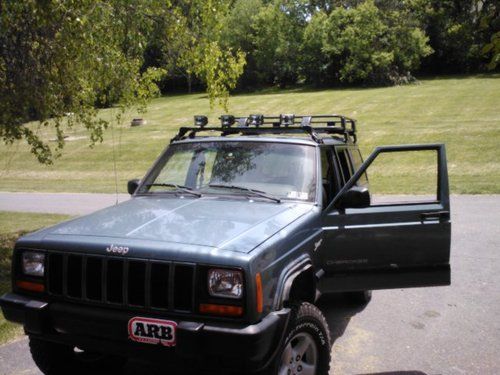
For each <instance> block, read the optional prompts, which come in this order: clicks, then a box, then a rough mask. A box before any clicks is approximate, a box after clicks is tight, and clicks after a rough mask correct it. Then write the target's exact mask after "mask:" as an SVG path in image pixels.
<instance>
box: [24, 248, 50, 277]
mask: <svg viewBox="0 0 500 375" xmlns="http://www.w3.org/2000/svg"><path fill="white" fill-rule="evenodd" d="M23 273H24V274H25V275H29V276H39V277H42V276H43V275H44V273H45V254H42V253H34V252H31V251H25V252H24V253H23Z"/></svg>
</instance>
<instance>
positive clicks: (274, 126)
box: [171, 114, 357, 143]
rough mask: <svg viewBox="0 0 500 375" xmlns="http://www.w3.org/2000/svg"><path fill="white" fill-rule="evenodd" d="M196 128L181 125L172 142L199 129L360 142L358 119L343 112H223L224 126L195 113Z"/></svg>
mask: <svg viewBox="0 0 500 375" xmlns="http://www.w3.org/2000/svg"><path fill="white" fill-rule="evenodd" d="M194 118H195V125H196V126H194V127H181V128H180V129H179V133H177V135H176V136H175V137H174V138H172V140H171V142H176V141H180V140H183V139H186V138H195V137H196V134H197V133H199V132H207V131H209V132H218V133H220V136H223V137H224V136H226V135H233V134H240V135H259V134H301V133H305V134H307V135H309V136H310V137H311V139H312V140H314V141H315V142H317V143H323V140H324V137H322V135H326V136H335V135H340V136H342V137H343V139H344V141H345V142H349V141H351V142H353V143H356V141H357V137H356V121H355V120H354V119H351V118H349V117H346V116H342V115H336V114H333V115H307V116H305V115H293V114H281V115H279V116H264V115H260V114H258V115H249V116H247V117H237V116H232V115H222V116H220V117H219V120H220V121H221V125H220V126H210V125H208V118H207V117H206V116H200V115H199V116H195V117H194Z"/></svg>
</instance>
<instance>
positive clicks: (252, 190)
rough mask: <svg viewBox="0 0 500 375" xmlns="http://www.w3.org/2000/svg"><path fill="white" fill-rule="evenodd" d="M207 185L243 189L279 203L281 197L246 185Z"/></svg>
mask: <svg viewBox="0 0 500 375" xmlns="http://www.w3.org/2000/svg"><path fill="white" fill-rule="evenodd" d="M208 187H211V188H224V189H234V190H241V191H245V192H247V193H250V194H252V195H254V196H257V197H262V198H267V199H270V200H273V201H275V202H277V203H281V199H279V198H278V197H275V196H273V195H270V194H268V193H266V192H265V191H261V190H254V189H250V188H247V187H244V186H238V185H222V184H209V185H208Z"/></svg>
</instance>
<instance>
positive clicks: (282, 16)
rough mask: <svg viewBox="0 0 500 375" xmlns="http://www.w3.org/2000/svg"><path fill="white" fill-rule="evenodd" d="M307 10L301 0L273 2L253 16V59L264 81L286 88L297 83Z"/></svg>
mask: <svg viewBox="0 0 500 375" xmlns="http://www.w3.org/2000/svg"><path fill="white" fill-rule="evenodd" d="M307 10H308V9H307V4H306V2H303V1H301V0H296V1H292V0H288V1H283V0H275V1H273V2H270V3H269V4H268V5H267V6H265V7H263V8H261V10H260V12H259V13H258V14H257V16H256V17H255V20H254V23H253V25H252V26H253V34H252V39H253V44H254V46H255V50H254V58H255V61H256V67H257V69H258V71H259V73H260V74H261V75H262V77H263V79H262V80H263V81H264V82H267V83H277V84H279V85H280V86H285V85H287V84H293V83H295V82H296V81H297V78H298V76H299V74H298V72H299V66H300V56H299V53H300V48H301V44H302V37H303V30H304V27H305V25H306V22H307V17H308V15H309V14H308V12H307Z"/></svg>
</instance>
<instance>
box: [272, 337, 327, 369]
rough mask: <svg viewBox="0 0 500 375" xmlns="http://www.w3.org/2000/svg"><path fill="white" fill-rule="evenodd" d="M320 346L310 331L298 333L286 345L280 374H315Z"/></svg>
mask: <svg viewBox="0 0 500 375" xmlns="http://www.w3.org/2000/svg"><path fill="white" fill-rule="evenodd" d="M317 363H318V347H317V346H316V342H315V341H314V339H313V337H312V336H311V335H310V334H309V333H305V332H301V333H297V334H296V335H295V336H293V338H292V339H291V340H290V341H289V342H288V344H287V345H286V346H285V350H283V354H282V355H281V365H280V368H279V371H278V375H314V374H316V367H317Z"/></svg>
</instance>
